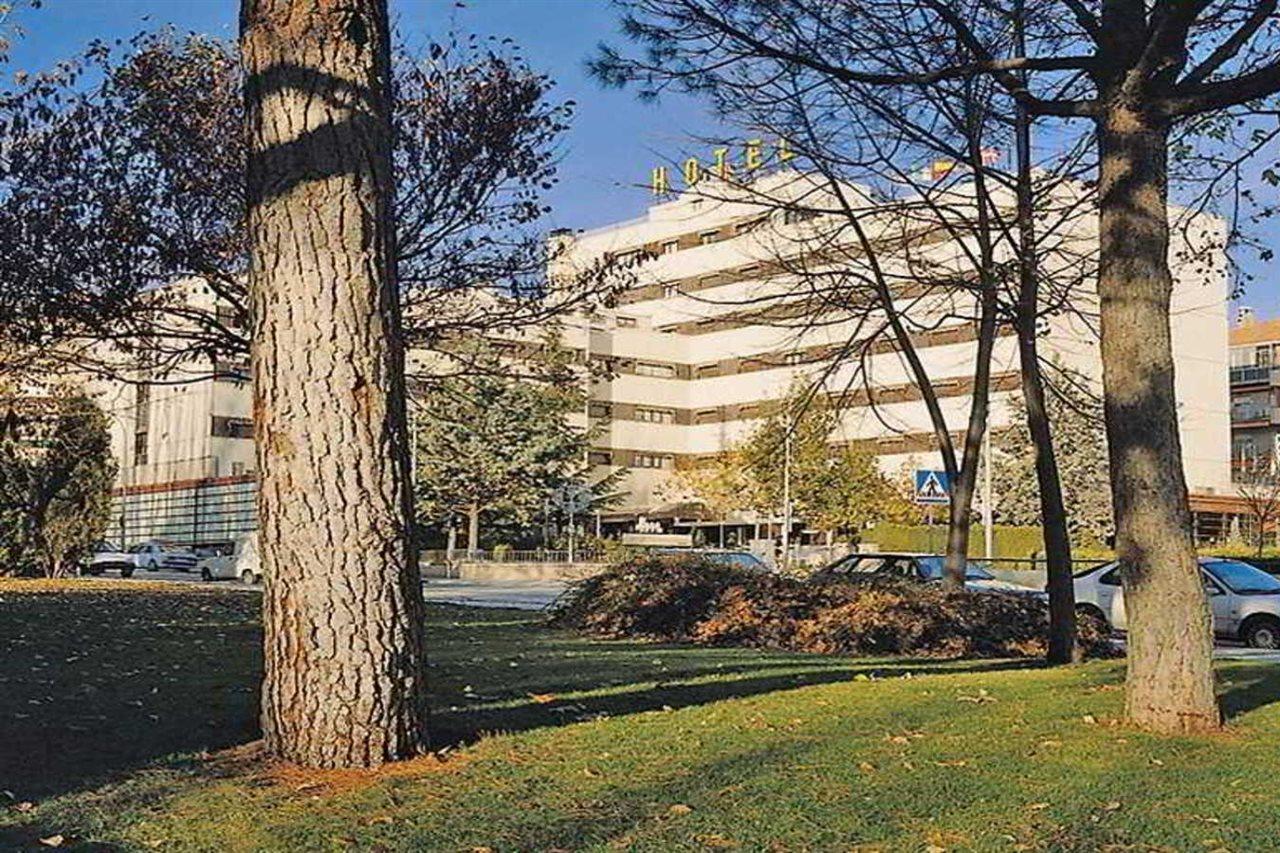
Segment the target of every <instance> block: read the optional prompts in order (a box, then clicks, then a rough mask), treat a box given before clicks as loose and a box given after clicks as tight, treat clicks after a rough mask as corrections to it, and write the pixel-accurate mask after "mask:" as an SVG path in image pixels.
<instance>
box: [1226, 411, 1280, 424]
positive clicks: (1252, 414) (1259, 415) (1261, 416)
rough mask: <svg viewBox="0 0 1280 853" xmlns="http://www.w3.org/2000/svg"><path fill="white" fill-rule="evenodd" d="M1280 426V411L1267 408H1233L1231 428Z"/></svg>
mask: <svg viewBox="0 0 1280 853" xmlns="http://www.w3.org/2000/svg"><path fill="white" fill-rule="evenodd" d="M1278 424H1280V409H1277V408H1273V407H1268V406H1233V407H1232V409H1231V425H1232V426H1233V427H1251V426H1253V427H1256V426H1275V425H1278Z"/></svg>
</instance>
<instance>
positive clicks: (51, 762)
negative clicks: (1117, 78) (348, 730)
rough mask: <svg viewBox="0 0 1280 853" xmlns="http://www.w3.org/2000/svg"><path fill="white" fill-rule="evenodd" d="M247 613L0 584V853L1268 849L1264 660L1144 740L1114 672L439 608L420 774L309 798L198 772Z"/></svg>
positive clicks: (267, 778) (90, 585)
mask: <svg viewBox="0 0 1280 853" xmlns="http://www.w3.org/2000/svg"><path fill="white" fill-rule="evenodd" d="M257 603H258V599H257V596H256V594H254V593H245V592H234V591H230V590H226V591H222V590H211V591H206V590H197V589H195V588H191V587H186V588H181V587H164V586H161V585H155V584H144V583H139V584H132V585H129V584H107V583H99V582H78V583H76V584H72V585H68V584H63V585H61V586H40V585H37V586H34V587H33V586H30V585H23V584H19V583H12V582H10V583H4V582H0V649H2V650H3V657H0V789H4V790H6V791H8V792H11V795H12V798H11V799H9V800H8V802H3V801H0V809H3V811H0V849H9V848H14V847H19V848H20V847H22V846H24V845H35V846H36V847H37V848H39V849H47V848H45V847H41V846H40V845H39V841H38V839H40V838H45V839H50V840H57V838H56V836H61V837H62V845H63V846H66V847H77V846H79V847H82V848H86V849H111V850H115V849H140V850H148V849H210V850H215V849H216V850H323V849H346V848H356V849H378V850H463V851H466V850H484V849H491V850H504V851H505V850H557V849H558V850H578V849H612V848H621V849H638V850H655V851H657V850H664V851H665V850H673V849H695V850H696V849H716V848H725V849H729V848H738V849H743V850H825V849H839V850H848V849H866V850H878V849H884V850H914V851H919V850H927V849H931V848H933V849H946V850H953V849H955V850H961V849H974V850H1099V849H1105V848H1107V847H1108V846H1109V845H1112V846H1114V847H1113V849H1117V850H1130V849H1136V850H1148V849H1173V850H1198V851H1207V850H1235V851H1246V850H1273V849H1276V847H1277V845H1280V666H1272V665H1265V664H1252V665H1250V664H1230V665H1224V666H1222V667H1221V670H1220V674H1221V681H1222V686H1223V690H1224V692H1225V702H1226V706H1227V707H1228V709H1229V711H1230V713H1231V715H1232V718H1231V726H1230V730H1229V731H1228V732H1227V733H1225V734H1222V735H1217V736H1214V737H1206V738H1160V737H1153V736H1149V735H1144V734H1142V733H1138V732H1134V731H1130V730H1126V729H1124V728H1122V727H1119V726H1117V725H1115V723H1114V718H1115V716H1116V715H1117V714H1118V713H1119V710H1120V705H1121V699H1122V693H1121V690H1120V683H1121V679H1122V675H1123V664H1122V663H1119V662H1100V663H1093V664H1088V665H1085V666H1081V667H1077V668H1072V669H1064V670H1056V671H1054V670H1039V669H1034V668H1025V667H1019V666H1015V665H1012V664H1003V663H1000V662H991V661H983V662H972V663H965V662H952V663H939V662H937V661H927V660H926V661H921V660H848V659H839V658H823V657H816V656H806V655H795V654H776V653H767V652H758V651H750V650H734V649H708V648H689V647H672V646H654V645H645V644H638V643H623V642H611V643H602V642H595V641H590V640H585V639H582V638H580V637H575V636H572V635H568V634H564V633H559V632H554V631H550V630H547V629H545V628H543V627H542V626H541V625H540V623H539V619H538V617H537V616H536V615H533V614H522V613H515V612H510V611H494V610H489V611H486V610H468V609H462V608H446V607H434V608H432V609H431V610H430V613H429V621H430V626H429V631H428V635H429V638H430V641H431V656H432V664H431V673H432V678H433V682H432V685H433V692H434V695H435V703H434V704H435V714H434V720H433V721H434V725H435V729H434V733H433V735H434V737H435V739H436V740H437V742H438V743H439V744H440V746H441V747H445V746H450V748H449V749H448V750H447V751H446V752H445V760H443V761H437V760H427V761H419V762H415V763H413V764H411V765H409V766H407V767H400V768H397V769H395V770H393V771H391V772H383V773H376V774H304V773H299V772H288V771H285V770H282V769H280V768H276V767H272V766H270V765H268V764H264V763H263V762H261V761H256V760H253V759H251V758H241V759H239V760H232V759H229V758H226V757H224V756H223V755H219V754H214V755H212V756H210V753H216V751H217V750H222V749H225V748H227V747H232V746H236V745H239V744H244V743H247V742H250V741H252V740H253V739H254V738H255V737H256V736H257V724H256V721H255V713H256V709H255V704H256V695H255V690H256V680H257V678H258V675H259V668H260V655H259V651H258V642H259V628H258V622H257V618H256V613H255V611H256V608H257ZM908 676H909V677H908ZM0 797H5V798H8V797H9V795H8V794H4V795H0Z"/></svg>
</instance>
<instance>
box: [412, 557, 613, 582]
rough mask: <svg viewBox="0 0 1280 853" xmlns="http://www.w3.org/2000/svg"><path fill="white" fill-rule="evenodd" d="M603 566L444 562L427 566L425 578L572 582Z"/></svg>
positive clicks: (601, 568) (598, 564) (598, 570)
mask: <svg viewBox="0 0 1280 853" xmlns="http://www.w3.org/2000/svg"><path fill="white" fill-rule="evenodd" d="M604 567H605V564H604V563H537V562H527V561H520V562H510V563H506V562H500V561H497V560H475V561H471V560H460V561H458V562H457V563H454V564H453V566H451V567H447V566H445V565H443V564H441V563H431V564H424V565H423V566H422V576H423V577H427V578H458V579H460V580H468V581H572V580H579V579H581V578H585V577H590V576H591V575H594V574H596V573H597V572H600V571H602V570H603V569H604Z"/></svg>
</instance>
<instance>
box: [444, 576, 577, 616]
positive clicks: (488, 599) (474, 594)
mask: <svg viewBox="0 0 1280 853" xmlns="http://www.w3.org/2000/svg"><path fill="white" fill-rule="evenodd" d="M564 586H565V585H564V584H563V583H560V582H557V581H487V582H479V581H465V580H457V579H453V578H429V579H428V580H427V582H426V583H425V584H424V585H423V596H424V597H425V598H426V600H427V601H429V602H433V603H435V604H464V605H468V606H470V607H511V608H515V609H517V610H542V609H543V608H544V607H546V606H547V605H549V604H550V603H551V602H553V601H555V600H556V598H557V597H558V596H559V595H560V593H562V592H564Z"/></svg>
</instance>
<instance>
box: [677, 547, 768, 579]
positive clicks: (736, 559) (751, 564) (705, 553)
mask: <svg viewBox="0 0 1280 853" xmlns="http://www.w3.org/2000/svg"><path fill="white" fill-rule="evenodd" d="M655 553H658V554H662V555H664V556H666V555H678V556H682V557H698V558H700V559H703V560H707V561H709V562H712V563H719V564H721V565H725V566H731V567H733V568H735V569H741V570H742V571H744V572H755V573H757V574H768V573H769V572H770V571H771V570H770V568H769V566H768V565H767V564H766V563H765V562H764V560H761V559H760V558H759V557H757V556H756V555H755V554H753V553H751V552H750V551H719V550H712V549H706V550H701V549H698V548H660V549H657V550H656V551H655Z"/></svg>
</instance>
